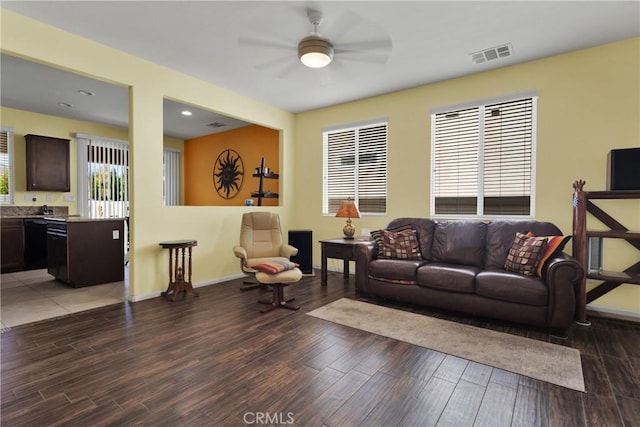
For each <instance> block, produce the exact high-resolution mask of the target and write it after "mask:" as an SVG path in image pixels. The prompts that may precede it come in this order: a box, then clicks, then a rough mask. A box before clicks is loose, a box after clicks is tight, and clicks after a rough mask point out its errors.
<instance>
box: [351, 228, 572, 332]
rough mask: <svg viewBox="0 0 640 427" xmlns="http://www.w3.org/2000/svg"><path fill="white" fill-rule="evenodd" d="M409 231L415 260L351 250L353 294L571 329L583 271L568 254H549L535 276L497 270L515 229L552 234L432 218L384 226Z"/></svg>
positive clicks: (554, 231) (546, 232) (370, 249)
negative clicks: (415, 243)
mask: <svg viewBox="0 0 640 427" xmlns="http://www.w3.org/2000/svg"><path fill="white" fill-rule="evenodd" d="M403 226H404V227H406V226H411V228H413V229H415V230H416V232H417V239H418V244H419V248H420V252H421V259H418V260H404V259H386V258H385V259H381V258H378V251H377V246H376V245H375V244H372V245H356V247H355V251H356V256H355V258H356V293H357V295H358V296H364V297H376V296H377V297H383V298H387V299H391V300H395V301H400V302H405V303H410V304H416V305H422V306H428V307H434V308H440V309H445V310H450V311H455V312H460V313H466V314H470V315H474V316H482V317H488V318H494V319H501V320H506V321H510V322H517V323H524V324H528V325H534V326H538V327H543V328H548V329H549V330H551V331H552V332H555V333H558V332H561V331H566V330H567V329H568V328H569V327H570V326H571V324H572V321H573V317H574V312H575V289H576V286H577V284H578V283H579V281H580V279H581V278H582V276H583V274H584V271H583V269H582V267H581V266H580V264H579V263H578V262H577V261H576V260H575V259H573V258H572V257H570V256H568V255H566V254H564V253H562V252H559V253H557V254H554V256H553V257H551V258H550V259H549V260H548V261H547V262H546V263H545V264H544V267H543V269H542V276H541V277H537V276H526V275H523V274H520V273H514V272H510V271H507V270H505V269H504V265H505V259H506V257H507V253H508V252H509V248H510V247H511V244H512V243H513V241H514V238H515V235H516V232H520V233H525V234H526V233H527V232H533V233H534V234H535V235H536V236H559V235H562V233H561V231H560V230H559V229H558V228H557V227H556V226H555V225H553V224H551V223H548V222H540V221H507V220H496V221H492V222H481V221H436V220H432V219H428V218H398V219H395V220H393V221H392V222H391V223H389V225H388V226H387V229H388V230H389V229H397V228H400V227H403Z"/></svg>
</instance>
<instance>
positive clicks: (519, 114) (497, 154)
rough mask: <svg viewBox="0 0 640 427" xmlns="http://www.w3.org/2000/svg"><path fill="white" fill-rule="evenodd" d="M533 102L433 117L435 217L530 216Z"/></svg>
mask: <svg viewBox="0 0 640 427" xmlns="http://www.w3.org/2000/svg"><path fill="white" fill-rule="evenodd" d="M534 110H535V97H528V98H524V99H517V100H511V101H505V102H500V103H494V104H488V105H479V106H476V107H471V108H465V109H462V110H456V111H447V112H441V113H436V114H433V115H432V124H433V146H432V148H433V151H432V153H433V170H432V194H433V204H432V205H433V207H432V211H433V213H434V214H436V215H462V216H476V215H489V216H491V215H498V216H499V215H510V216H527V215H531V214H532V202H533V200H532V190H533V181H532V176H533V166H534V164H533V140H534V121H535V114H534Z"/></svg>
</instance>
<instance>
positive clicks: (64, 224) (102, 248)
mask: <svg viewBox="0 0 640 427" xmlns="http://www.w3.org/2000/svg"><path fill="white" fill-rule="evenodd" d="M45 221H46V223H47V271H48V272H49V274H51V275H52V276H54V277H55V278H56V279H57V280H60V281H62V282H64V283H67V284H69V285H71V286H74V287H76V288H78V287H83V286H90V285H97V284H101V283H111V282H118V281H122V280H124V246H125V243H124V238H125V235H124V219H122V218H106V219H92V218H83V217H73V216H69V217H66V218H60V217H46V218H45Z"/></svg>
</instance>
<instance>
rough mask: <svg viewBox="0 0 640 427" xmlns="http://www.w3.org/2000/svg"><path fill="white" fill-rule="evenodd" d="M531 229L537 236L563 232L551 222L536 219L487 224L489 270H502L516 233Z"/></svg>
mask: <svg viewBox="0 0 640 427" xmlns="http://www.w3.org/2000/svg"><path fill="white" fill-rule="evenodd" d="M529 231H531V232H532V233H534V234H535V235H536V236H561V235H562V232H561V231H560V229H559V228H558V227H556V226H555V225H553V224H551V223H550V222H540V221H534V220H522V221H517V220H514V221H511V220H496V221H493V222H491V223H490V224H489V225H488V226H487V248H486V255H487V258H486V264H485V268H486V269H487V270H493V269H495V270H502V269H504V262H505V261H506V259H507V253H508V252H509V248H510V247H511V243H513V238H514V236H515V235H516V233H522V234H526V233H528V232H529Z"/></svg>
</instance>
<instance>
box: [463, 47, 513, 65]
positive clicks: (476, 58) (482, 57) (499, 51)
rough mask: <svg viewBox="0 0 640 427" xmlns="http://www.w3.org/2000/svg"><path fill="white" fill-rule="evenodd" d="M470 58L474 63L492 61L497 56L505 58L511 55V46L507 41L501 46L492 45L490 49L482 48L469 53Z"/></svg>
mask: <svg viewBox="0 0 640 427" xmlns="http://www.w3.org/2000/svg"><path fill="white" fill-rule="evenodd" d="M470 55H471V60H472V61H473V62H475V63H476V64H482V63H483V62H487V61H492V60H494V59H498V58H506V57H507V56H511V55H513V46H511V43H507V44H505V45H502V46H496V47H492V48H490V49H483V50H481V51H478V52H474V53H471V54H470Z"/></svg>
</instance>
